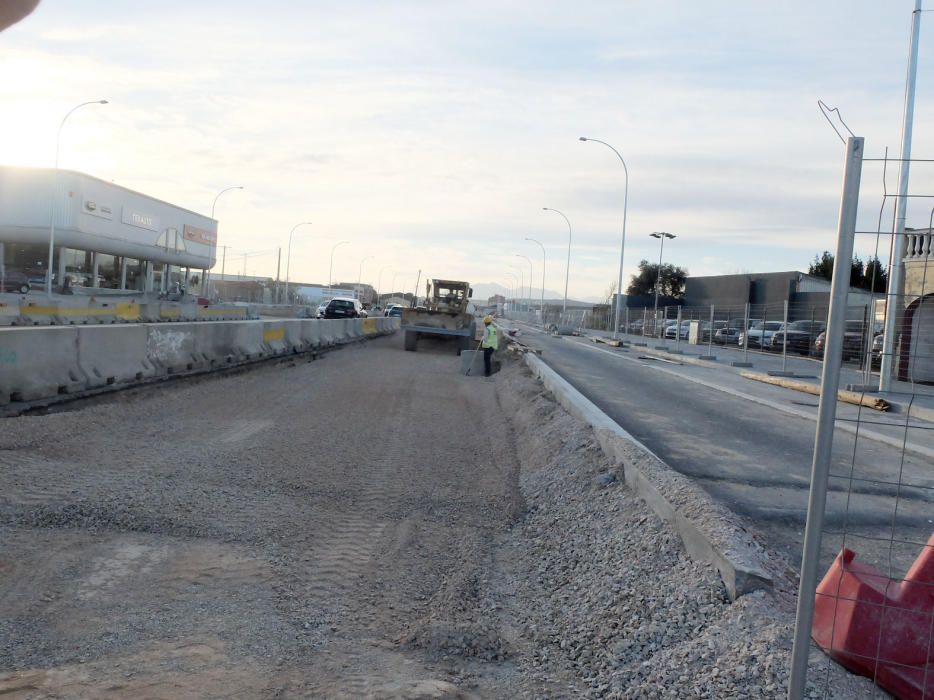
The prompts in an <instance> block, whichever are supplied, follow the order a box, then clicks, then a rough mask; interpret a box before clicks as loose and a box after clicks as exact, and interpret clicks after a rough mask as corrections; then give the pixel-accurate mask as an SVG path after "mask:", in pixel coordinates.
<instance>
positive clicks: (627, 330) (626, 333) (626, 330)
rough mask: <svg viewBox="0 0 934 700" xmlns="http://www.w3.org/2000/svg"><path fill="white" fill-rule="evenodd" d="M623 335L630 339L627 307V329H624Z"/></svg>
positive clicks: (627, 309)
mask: <svg viewBox="0 0 934 700" xmlns="http://www.w3.org/2000/svg"><path fill="white" fill-rule="evenodd" d="M623 335H625V336H626V338H627V339H628V338H629V307H628V306H627V307H626V328H625V329H623Z"/></svg>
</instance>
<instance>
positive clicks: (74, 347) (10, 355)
mask: <svg viewBox="0 0 934 700" xmlns="http://www.w3.org/2000/svg"><path fill="white" fill-rule="evenodd" d="M0 333H2V337H0V404H7V403H10V402H11V401H35V400H37V399H44V398H48V397H53V396H57V395H59V394H67V393H71V392H74V391H80V390H82V389H84V388H85V387H86V386H87V378H86V377H85V375H84V372H82V371H81V368H80V367H79V366H78V329H77V328H60V327H59V328H51V327H49V328H47V327H43V328H4V329H2V330H0Z"/></svg>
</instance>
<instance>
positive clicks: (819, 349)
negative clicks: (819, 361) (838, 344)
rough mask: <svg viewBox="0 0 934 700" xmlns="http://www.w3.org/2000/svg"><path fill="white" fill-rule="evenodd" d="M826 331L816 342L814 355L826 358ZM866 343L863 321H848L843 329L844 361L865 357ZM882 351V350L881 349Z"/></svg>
mask: <svg viewBox="0 0 934 700" xmlns="http://www.w3.org/2000/svg"><path fill="white" fill-rule="evenodd" d="M826 335H827V334H826V331H825V332H823V333H821V334H820V335H818V336H817V338H815V340H814V354H816V355H818V356H819V357H823V356H824V345H825V344H826V340H827V338H826ZM865 343H866V325H865V324H864V323H863V322H862V321H846V323H845V325H844V327H843V353H842V355H843V359H844V361H845V360H855V359H858V358H860V357H862V356H863V349H864V348H865ZM880 350H881V349H880ZM870 352H871V349H870Z"/></svg>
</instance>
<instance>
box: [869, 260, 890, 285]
mask: <svg viewBox="0 0 934 700" xmlns="http://www.w3.org/2000/svg"><path fill="white" fill-rule="evenodd" d="M863 284H864V286H863V289H868V290H869V291H870V292H885V290H886V289H888V285H889V274H888V273H887V272H886V271H885V268H884V267H882V263H881V262H880V261H879V258H877V257H875V256H873V257H872V258H870V259H869V260H867V261H866V269H865V270H864V271H863Z"/></svg>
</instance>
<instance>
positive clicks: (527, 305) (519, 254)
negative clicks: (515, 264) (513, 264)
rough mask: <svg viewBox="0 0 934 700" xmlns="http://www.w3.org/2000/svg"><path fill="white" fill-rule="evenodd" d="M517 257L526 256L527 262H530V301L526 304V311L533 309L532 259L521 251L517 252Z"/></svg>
mask: <svg viewBox="0 0 934 700" xmlns="http://www.w3.org/2000/svg"><path fill="white" fill-rule="evenodd" d="M515 255H516V257H517V258H525V259H526V262H528V263H529V296H528V297H527V298H528V300H529V301H528V303H527V304H526V305H525V310H526V313H528V312H529V311H530V310H531V307H532V259H531V258H530V257H529V256H528V255H522V254H521V253H516V254H515Z"/></svg>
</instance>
